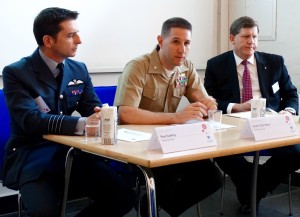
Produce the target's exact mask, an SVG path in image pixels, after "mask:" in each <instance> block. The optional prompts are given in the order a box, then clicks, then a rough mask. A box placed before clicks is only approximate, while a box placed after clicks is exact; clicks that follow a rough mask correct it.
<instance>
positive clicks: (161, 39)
mask: <svg viewBox="0 0 300 217" xmlns="http://www.w3.org/2000/svg"><path fill="white" fill-rule="evenodd" d="M157 43H158V45H159V47H161V46H162V43H163V37H162V36H161V35H159V36H157Z"/></svg>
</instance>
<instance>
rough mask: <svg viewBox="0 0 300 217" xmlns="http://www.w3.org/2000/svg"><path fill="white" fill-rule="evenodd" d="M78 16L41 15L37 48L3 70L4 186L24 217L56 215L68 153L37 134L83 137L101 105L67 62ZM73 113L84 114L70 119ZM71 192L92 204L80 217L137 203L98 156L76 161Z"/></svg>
mask: <svg viewBox="0 0 300 217" xmlns="http://www.w3.org/2000/svg"><path fill="white" fill-rule="evenodd" d="M77 16H78V13H77V12H76V11H70V10H67V9H62V8H46V9H44V10H42V11H41V12H40V13H39V14H38V16H37V17H36V18H35V20H34V25H33V31H34V35H35V38H36V41H37V43H38V45H39V47H38V49H37V50H36V51H34V53H33V54H32V55H31V56H28V57H25V58H22V59H21V60H20V61H18V62H16V63H13V64H11V65H9V66H6V67H5V68H4V70H3V83H4V88H3V91H4V93H5V99H6V103H7V106H8V109H9V112H10V119H11V137H10V139H9V142H8V143H7V145H6V156H5V161H4V167H3V174H2V175H3V184H4V185H5V186H7V187H9V188H12V189H15V190H19V191H20V193H21V195H22V202H23V205H24V206H23V207H24V209H25V213H26V215H27V216H35V217H37V216H41V217H48V216H49V217H50V216H51V217H54V216H59V214H60V210H59V209H60V201H61V198H62V193H63V188H64V172H65V169H64V163H65V157H66V153H67V151H68V148H67V146H63V145H61V144H57V143H54V142H50V141H47V140H44V139H43V137H42V135H43V134H65V135H82V134H83V133H84V126H85V121H86V119H99V118H100V106H101V105H102V104H101V102H100V100H99V99H98V97H97V95H96V94H95V92H94V88H93V84H92V82H91V78H90V76H89V74H88V71H87V68H86V66H85V64H83V63H81V62H77V61H74V60H71V59H68V57H73V56H75V54H76V51H77V47H78V45H79V44H81V39H80V37H79V35H78V28H77V25H76V19H77ZM60 63H63V67H57V66H58V65H60ZM58 77H61V79H60V80H61V81H58V80H57V78H58ZM75 110H77V111H78V112H79V113H80V114H81V116H82V117H75V116H71V114H72V113H73V112H74V111H75ZM70 191H71V192H75V191H76V192H77V191H81V192H83V193H84V194H85V195H87V196H89V197H90V198H91V199H92V200H93V202H92V203H91V204H90V205H89V206H88V207H87V208H85V209H84V210H82V211H81V212H80V213H79V214H78V216H88V217H91V216H115V217H120V216H123V215H125V214H126V213H127V212H128V211H130V210H131V208H132V207H133V205H134V202H135V194H134V192H133V190H132V189H131V187H130V186H129V185H127V183H126V182H125V181H124V180H123V179H122V178H121V177H120V176H119V175H118V174H117V173H116V172H115V171H113V170H112V169H111V168H109V167H108V166H107V165H106V164H105V163H104V160H103V159H101V158H100V157H95V156H91V155H88V154H83V153H81V154H79V155H76V156H75V159H74V163H73V168H72V173H71V183H70Z"/></svg>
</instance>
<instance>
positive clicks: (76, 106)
mask: <svg viewBox="0 0 300 217" xmlns="http://www.w3.org/2000/svg"><path fill="white" fill-rule="evenodd" d="M3 83H4V87H3V91H4V94H5V99H6V104H7V106H8V109H9V113H10V120H11V123H10V127H11V136H10V139H9V141H8V143H7V145H6V148H5V149H6V156H5V159H4V166H3V171H2V179H3V184H4V185H5V186H8V187H9V188H12V189H18V188H19V186H20V185H22V183H25V182H27V181H30V180H34V179H37V178H38V177H39V176H40V175H41V174H42V173H43V171H44V170H45V169H47V168H48V167H49V166H51V163H52V158H53V156H54V155H55V153H56V152H57V150H58V149H61V147H62V145H60V144H56V143H53V142H50V141H47V140H45V139H43V138H42V135H44V134H64V135H74V132H75V128H76V124H77V121H78V119H79V117H74V116H70V115H71V114H72V113H73V112H74V111H75V110H77V111H78V112H79V113H80V114H81V115H82V116H83V117H87V116H89V115H91V114H93V113H94V107H95V106H101V102H100V100H99V98H98V96H97V95H96V94H95V92H94V87H93V84H92V82H91V78H90V76H89V74H88V71H87V68H86V66H85V65H84V64H83V63H80V62H77V61H74V60H71V59H66V60H65V65H64V75H63V79H62V84H61V86H60V87H59V86H58V84H57V82H56V80H55V78H54V76H53V74H52V72H51V71H50V69H49V68H48V66H47V65H46V63H45V62H44V61H43V60H42V58H41V56H40V54H39V50H38V49H36V50H35V52H34V53H33V54H32V55H31V56H28V57H25V58H22V59H21V60H20V61H18V62H16V63H13V64H11V65H9V66H6V67H5V68H4V69H3ZM64 148H67V147H64Z"/></svg>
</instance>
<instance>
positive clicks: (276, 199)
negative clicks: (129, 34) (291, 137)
mask: <svg viewBox="0 0 300 217" xmlns="http://www.w3.org/2000/svg"><path fill="white" fill-rule="evenodd" d="M292 186H293V187H292V212H293V216H295V217H296V216H299V217H300V205H299V204H300V175H299V174H294V175H293V177H292ZM287 191H288V185H287V180H286V181H285V182H283V183H282V184H280V186H278V187H277V188H276V190H275V191H274V192H273V193H272V194H269V195H268V196H267V197H266V198H264V199H263V200H262V201H261V203H260V206H259V211H258V215H257V216H259V217H284V216H289V209H288V193H287ZM87 203H88V200H87V199H81V200H74V201H71V202H69V203H68V204H67V215H66V217H73V216H75V214H76V213H77V212H78V210H80V209H82V208H83V207H84V206H86V205H87ZM8 204H15V205H17V203H16V198H14V199H13V198H11V200H6V201H0V211H2V212H1V213H2V215H0V217H17V213H16V212H12V213H10V214H3V207H4V206H5V207H7V205H8ZM220 205H221V204H220V190H219V191H217V192H216V193H215V194H213V195H211V196H210V197H208V198H206V199H205V200H203V201H202V202H201V203H200V209H201V216H202V217H220ZM15 208H16V206H15ZM135 216H136V211H135V210H134V209H133V210H132V211H131V212H130V213H128V214H127V215H126V216H125V217H135ZM223 216H225V217H245V216H251V215H245V214H242V213H241V212H240V211H239V203H238V201H237V198H236V195H235V188H234V186H233V185H232V182H231V181H230V178H228V177H227V178H226V189H225V196H224V215H223ZM159 217H169V215H168V214H166V213H165V212H164V211H163V210H160V212H159ZM180 217H197V208H196V206H194V207H191V208H190V209H188V210H187V211H186V212H185V213H183V214H182V215H181V216H180Z"/></svg>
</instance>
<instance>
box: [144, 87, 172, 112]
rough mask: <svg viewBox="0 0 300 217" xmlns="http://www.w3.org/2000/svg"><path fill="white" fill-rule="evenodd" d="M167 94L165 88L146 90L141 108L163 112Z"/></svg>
mask: <svg viewBox="0 0 300 217" xmlns="http://www.w3.org/2000/svg"><path fill="white" fill-rule="evenodd" d="M166 92H167V91H166V89H165V88H144V90H143V93H142V98H141V102H140V105H139V108H141V109H145V110H149V111H153V112H163V108H164V104H165V98H166Z"/></svg>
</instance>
